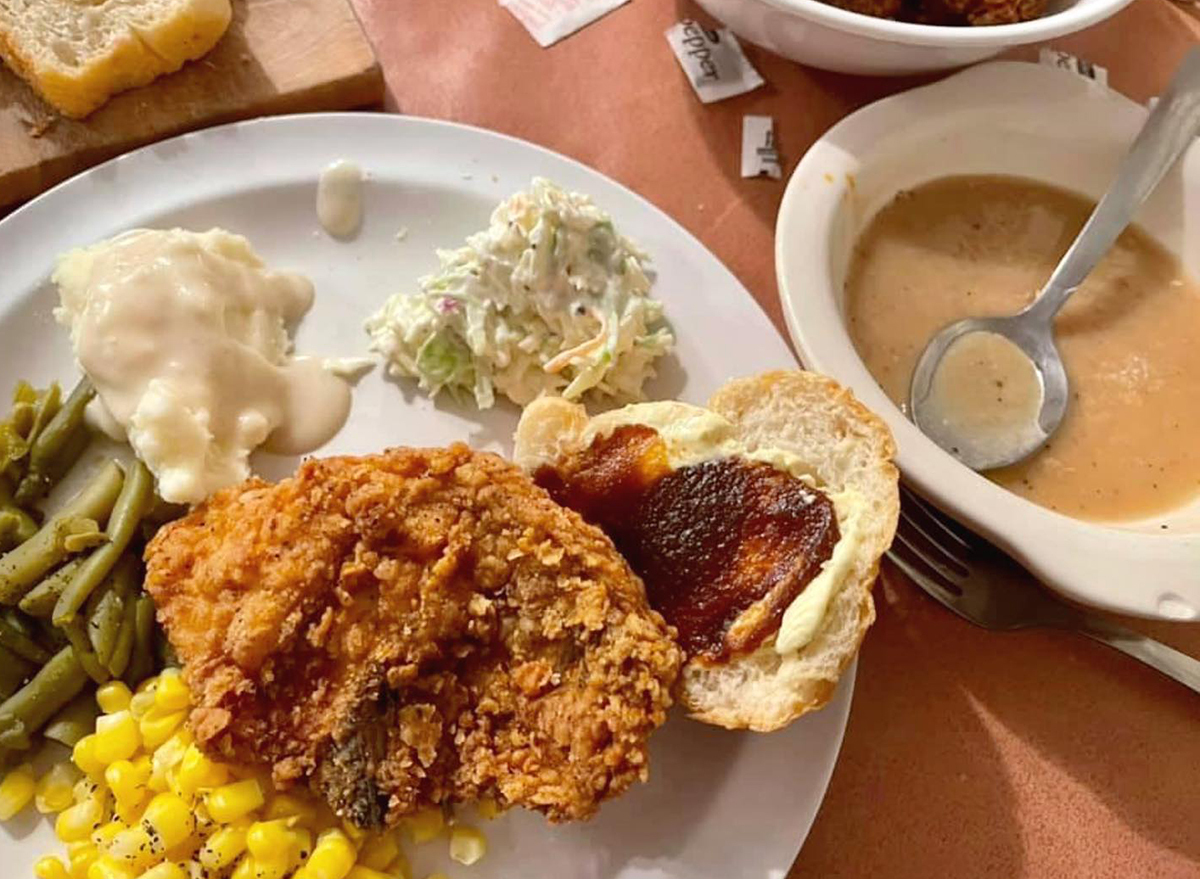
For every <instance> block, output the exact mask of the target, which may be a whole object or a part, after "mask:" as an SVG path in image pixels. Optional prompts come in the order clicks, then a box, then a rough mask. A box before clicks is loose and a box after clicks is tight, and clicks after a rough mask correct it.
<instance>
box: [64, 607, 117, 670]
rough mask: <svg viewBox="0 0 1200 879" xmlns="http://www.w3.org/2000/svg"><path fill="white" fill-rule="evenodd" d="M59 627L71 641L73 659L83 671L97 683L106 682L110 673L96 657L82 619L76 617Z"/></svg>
mask: <svg viewBox="0 0 1200 879" xmlns="http://www.w3.org/2000/svg"><path fill="white" fill-rule="evenodd" d="M59 629H61V630H62V633H63V634H64V635H66V636H67V640H68V641H70V642H71V651H72V652H73V653H74V654H75V659H76V660H77V661H78V662H79V665H80V667H82V668H83V671H84V673H85V674H86V675H87V676H88V677H89V678H91V679H92V680H93V681H95V682H96V683H97V684H104V683H107V682H108V680H109V679H110V678H111V677H112V675H110V674H109V673H108V669H106V668H105V667H104V666H102V665H101V664H100V661H99V660H98V659H96V654H95V652H94V651H93V650H92V643H91V641H89V640H88V636H87V632H86V631H84V626H83V620H81V619H78V618H76V619H74V620H72V621H71V622H69V623H67V624H66V625H65V626H59Z"/></svg>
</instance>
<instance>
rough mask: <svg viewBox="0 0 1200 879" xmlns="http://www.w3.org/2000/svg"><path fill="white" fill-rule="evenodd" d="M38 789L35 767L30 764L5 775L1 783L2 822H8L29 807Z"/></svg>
mask: <svg viewBox="0 0 1200 879" xmlns="http://www.w3.org/2000/svg"><path fill="white" fill-rule="evenodd" d="M36 788H37V781H36V779H35V778H34V776H33V766H31V765H30V764H28V763H22V764H21V765H20V766H18V767H17V768H16V769H14V770H12V771H11V772H9V773H8V774H7V775H5V776H4V780H3V781H0V821H7V820H8V819H9V818H11V817H13V816H14V815H16V814H17V813H18V812H20V811H21V810H22V809H24V808H25V807H26V806H28V805H29V802H30V800H32V799H33V793H34V790H35V789H36Z"/></svg>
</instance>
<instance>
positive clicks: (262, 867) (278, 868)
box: [251, 857, 288, 879]
mask: <svg viewBox="0 0 1200 879" xmlns="http://www.w3.org/2000/svg"><path fill="white" fill-rule="evenodd" d="M251 861H252V862H253V864H254V877H255V879H283V877H284V876H286V875H287V874H288V861H287V858H286V857H285V858H283V859H282V860H279V859H277V858H276V859H272V860H269V861H264V860H261V859H259V858H252V859H251Z"/></svg>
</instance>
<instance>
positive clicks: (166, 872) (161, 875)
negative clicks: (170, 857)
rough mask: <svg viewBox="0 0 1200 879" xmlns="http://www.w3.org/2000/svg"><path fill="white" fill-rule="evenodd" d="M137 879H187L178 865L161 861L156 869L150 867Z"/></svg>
mask: <svg viewBox="0 0 1200 879" xmlns="http://www.w3.org/2000/svg"><path fill="white" fill-rule="evenodd" d="M138 879H188V872H187V870H185V869H184V868H183V867H181V866H180V865H179V864H176V863H172V862H171V861H163V862H162V863H161V864H159V865H158V866H156V867H151V868H150V869H149V870H147V871H146V872H145V873H143V874H142V875H141V876H140V877H138Z"/></svg>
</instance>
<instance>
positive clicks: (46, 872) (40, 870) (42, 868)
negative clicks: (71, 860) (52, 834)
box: [33, 855, 71, 879]
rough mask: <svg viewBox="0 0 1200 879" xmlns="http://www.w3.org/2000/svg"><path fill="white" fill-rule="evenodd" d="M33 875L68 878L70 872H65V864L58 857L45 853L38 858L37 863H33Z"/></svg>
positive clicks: (58, 878) (57, 878)
mask: <svg viewBox="0 0 1200 879" xmlns="http://www.w3.org/2000/svg"><path fill="white" fill-rule="evenodd" d="M33 875H34V876H35V877H36V879H69V877H70V875H71V874H70V873H68V872H67V868H66V865H65V864H63V862H62V861H60V860H59V859H58V858H56V857H54V856H52V855H47V856H46V857H44V858H38V860H37V863H36V864H34V865H33Z"/></svg>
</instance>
